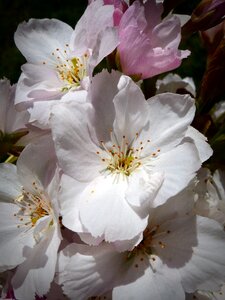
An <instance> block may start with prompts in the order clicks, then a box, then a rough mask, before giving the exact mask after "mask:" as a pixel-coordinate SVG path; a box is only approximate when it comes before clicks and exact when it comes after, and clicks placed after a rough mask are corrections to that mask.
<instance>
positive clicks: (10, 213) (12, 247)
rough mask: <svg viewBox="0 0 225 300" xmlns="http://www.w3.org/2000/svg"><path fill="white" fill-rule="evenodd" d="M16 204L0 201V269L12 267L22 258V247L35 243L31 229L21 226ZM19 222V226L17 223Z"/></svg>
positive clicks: (20, 261)
mask: <svg viewBox="0 0 225 300" xmlns="http://www.w3.org/2000/svg"><path fill="white" fill-rule="evenodd" d="M18 211H19V207H18V206H17V205H16V204H11V203H0V253H1V256H0V270H1V271H5V270H7V269H12V268H14V267H16V266H17V265H19V264H21V263H22V262H23V261H24V260H25V257H24V249H25V247H27V246H29V247H32V246H33V245H34V243H35V241H34V239H33V230H32V229H29V230H28V228H27V227H26V226H25V225H24V226H22V225H21V223H22V222H20V221H19V218H18V217H17V216H14V214H16V213H18ZM19 224H20V228H18V227H17V225H19Z"/></svg>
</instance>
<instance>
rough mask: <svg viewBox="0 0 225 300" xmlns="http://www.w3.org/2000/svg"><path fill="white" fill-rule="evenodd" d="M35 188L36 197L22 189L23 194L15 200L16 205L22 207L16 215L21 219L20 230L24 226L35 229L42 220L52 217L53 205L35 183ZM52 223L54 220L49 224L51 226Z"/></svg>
mask: <svg viewBox="0 0 225 300" xmlns="http://www.w3.org/2000/svg"><path fill="white" fill-rule="evenodd" d="M33 187H34V188H35V190H36V191H37V194H35V195H34V194H32V193H30V192H27V191H26V190H25V189H24V188H22V194H21V195H20V196H19V197H18V198H16V199H15V203H16V204H17V205H18V206H19V207H20V210H19V211H18V213H16V214H14V216H15V217H17V218H18V219H19V225H17V227H18V228H20V227H22V226H26V227H29V228H31V227H34V226H35V225H36V223H37V221H38V220H39V219H40V218H42V217H45V216H49V215H52V208H51V205H50V203H49V201H48V200H47V199H46V196H45V195H44V193H43V191H41V190H39V188H38V186H37V184H36V183H35V182H33ZM52 222H53V219H52V220H51V221H50V222H49V225H51V224H52Z"/></svg>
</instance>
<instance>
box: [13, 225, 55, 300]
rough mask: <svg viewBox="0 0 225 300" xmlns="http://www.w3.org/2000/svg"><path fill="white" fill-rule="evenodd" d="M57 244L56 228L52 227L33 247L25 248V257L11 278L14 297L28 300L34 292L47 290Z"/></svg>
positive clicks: (50, 279)
mask: <svg viewBox="0 0 225 300" xmlns="http://www.w3.org/2000/svg"><path fill="white" fill-rule="evenodd" d="M59 244H60V237H59V234H58V230H57V229H56V228H54V227H52V228H49V231H48V233H46V237H45V238H44V239H43V240H42V241H40V243H39V244H37V245H36V246H35V248H33V249H31V248H30V249H26V256H27V259H26V261H25V262H24V263H23V264H21V265H20V266H19V267H18V268H17V270H16V273H15V275H14V277H13V279H12V285H13V289H14V293H15V296H16V298H18V299H24V300H30V299H33V298H34V296H35V294H37V295H39V296H43V295H44V294H46V293H47V292H48V291H49V289H50V284H51V282H52V280H53V277H54V275H55V268H56V260H57V251H58V247H59Z"/></svg>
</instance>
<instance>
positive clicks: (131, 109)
mask: <svg viewBox="0 0 225 300" xmlns="http://www.w3.org/2000/svg"><path fill="white" fill-rule="evenodd" d="M120 82H121V83H120V85H122V86H121V87H122V88H121V89H120V91H119V93H118V94H117V95H116V96H115V98H114V100H113V102H114V105H115V111H116V117H115V123H114V131H115V134H116V137H117V139H118V141H122V138H123V136H124V135H125V136H126V139H127V140H128V143H131V142H132V141H133V140H134V139H135V138H136V133H139V132H140V131H141V130H142V129H143V128H144V127H145V126H147V124H148V121H149V111H150V108H149V106H148V104H147V102H146V100H145V98H144V94H143V93H142V91H141V89H140V88H139V87H138V86H137V85H136V84H135V83H134V82H133V81H132V80H131V79H130V78H129V77H127V76H122V77H121V79H120Z"/></svg>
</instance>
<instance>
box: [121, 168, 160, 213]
mask: <svg viewBox="0 0 225 300" xmlns="http://www.w3.org/2000/svg"><path fill="white" fill-rule="evenodd" d="M163 180H164V176H163V173H160V172H156V173H150V172H149V173H147V172H145V171H144V170H140V171H137V172H134V173H133V174H131V175H130V177H129V186H128V189H127V191H126V195H125V197H126V200H127V202H128V203H130V204H131V205H133V206H137V207H140V208H144V207H145V206H146V205H147V206H149V204H150V203H151V202H152V200H153V199H154V198H155V196H156V194H157V192H158V190H159V189H160V187H161V185H162V183H163Z"/></svg>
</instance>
